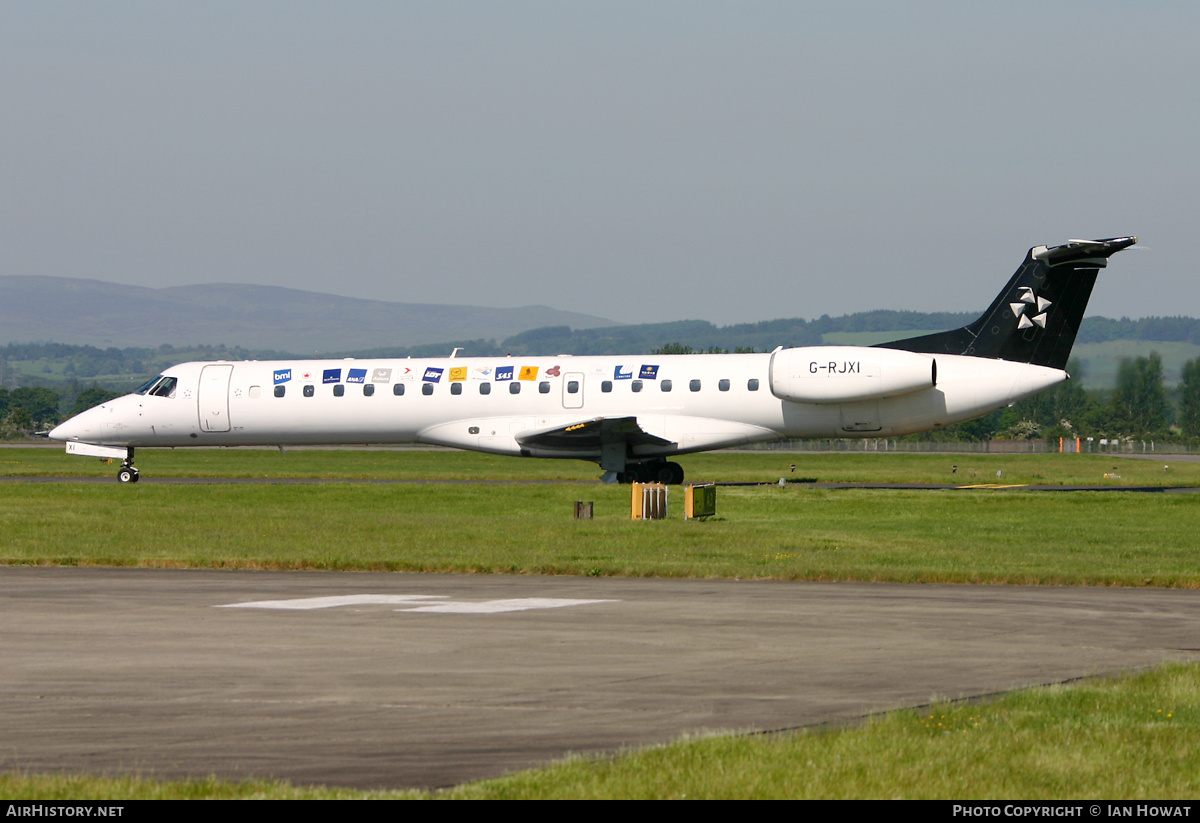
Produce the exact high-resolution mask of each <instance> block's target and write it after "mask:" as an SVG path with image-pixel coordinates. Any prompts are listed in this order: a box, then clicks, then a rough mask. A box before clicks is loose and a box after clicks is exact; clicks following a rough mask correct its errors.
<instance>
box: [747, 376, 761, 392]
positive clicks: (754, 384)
mask: <svg viewBox="0 0 1200 823" xmlns="http://www.w3.org/2000/svg"><path fill="white" fill-rule="evenodd" d="M746 389H747V390H748V391H758V378H757V377H751V378H750V379H749V380H747V381H746Z"/></svg>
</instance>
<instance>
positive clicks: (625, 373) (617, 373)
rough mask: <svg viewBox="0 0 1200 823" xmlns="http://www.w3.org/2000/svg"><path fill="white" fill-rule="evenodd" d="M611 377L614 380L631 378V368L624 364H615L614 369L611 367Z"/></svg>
mask: <svg viewBox="0 0 1200 823" xmlns="http://www.w3.org/2000/svg"><path fill="white" fill-rule="evenodd" d="M613 379H614V380H632V379H633V369H627V368H625V367H624V366H617V367H616V368H615V369H613Z"/></svg>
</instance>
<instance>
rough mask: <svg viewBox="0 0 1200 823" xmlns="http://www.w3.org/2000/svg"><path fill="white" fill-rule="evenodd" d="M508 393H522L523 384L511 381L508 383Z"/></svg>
mask: <svg viewBox="0 0 1200 823" xmlns="http://www.w3.org/2000/svg"><path fill="white" fill-rule="evenodd" d="M508 393H509V394H520V393H521V384H520V383H509V384H508Z"/></svg>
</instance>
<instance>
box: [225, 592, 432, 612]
mask: <svg viewBox="0 0 1200 823" xmlns="http://www.w3.org/2000/svg"><path fill="white" fill-rule="evenodd" d="M447 597H448V595H444V594H344V595H339V596H335V597H300V598H296V599H294V600H252V601H250V602H249V603H223V604H221V605H219V606H216V607H215V608H218V609H291V610H295V611H308V610H310V609H332V608H335V607H337V606H400V605H404V604H406V603H419V602H421V601H423V600H444V599H446V598H447Z"/></svg>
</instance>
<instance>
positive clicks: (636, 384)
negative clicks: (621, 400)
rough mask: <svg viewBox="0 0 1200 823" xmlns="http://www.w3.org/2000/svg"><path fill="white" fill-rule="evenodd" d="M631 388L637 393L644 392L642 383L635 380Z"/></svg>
mask: <svg viewBox="0 0 1200 823" xmlns="http://www.w3.org/2000/svg"><path fill="white" fill-rule="evenodd" d="M629 388H631V389H633V390H634V392H635V393H636V392H640V391H641V390H642V381H641V380H634V381H633V382H632V383H630V384H629Z"/></svg>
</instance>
